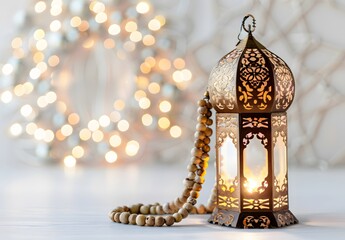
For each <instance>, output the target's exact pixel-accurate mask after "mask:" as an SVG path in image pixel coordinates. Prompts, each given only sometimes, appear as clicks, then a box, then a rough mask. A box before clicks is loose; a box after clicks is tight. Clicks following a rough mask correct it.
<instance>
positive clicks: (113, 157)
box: [105, 151, 117, 163]
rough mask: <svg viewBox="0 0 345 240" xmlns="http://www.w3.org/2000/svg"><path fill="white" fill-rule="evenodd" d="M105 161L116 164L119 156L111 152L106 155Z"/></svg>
mask: <svg viewBox="0 0 345 240" xmlns="http://www.w3.org/2000/svg"><path fill="white" fill-rule="evenodd" d="M105 160H106V161H107V162H108V163H114V162H116V160H117V154H116V152H114V151H109V152H107V153H106V154H105Z"/></svg>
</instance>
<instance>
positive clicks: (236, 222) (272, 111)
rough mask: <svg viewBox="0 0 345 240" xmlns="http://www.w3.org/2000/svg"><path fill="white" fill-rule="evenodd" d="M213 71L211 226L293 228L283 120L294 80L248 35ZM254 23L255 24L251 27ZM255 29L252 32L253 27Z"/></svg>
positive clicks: (294, 219)
mask: <svg viewBox="0 0 345 240" xmlns="http://www.w3.org/2000/svg"><path fill="white" fill-rule="evenodd" d="M246 19H247V17H246V18H245V19H244V21H243V23H242V26H243V27H244V29H245V30H246V31H247V32H248V36H247V38H245V39H243V40H242V41H240V43H239V44H238V45H237V47H236V49H234V50H233V51H231V52H230V53H228V54H227V55H225V56H224V57H223V58H222V59H221V60H220V61H219V62H218V64H217V66H215V68H214V69H213V70H212V72H211V75H210V80H209V86H208V90H209V94H210V101H211V103H212V105H213V107H214V109H215V110H216V112H217V114H216V168H217V184H218V186H217V202H216V208H215V210H214V211H213V214H212V215H211V217H210V219H209V222H211V223H214V224H219V225H225V226H231V227H237V228H272V227H282V226H286V225H290V224H294V223H297V222H298V221H297V219H296V218H295V216H294V215H293V214H292V213H291V212H290V211H289V205H288V172H287V115H286V110H287V109H288V108H289V106H290V104H291V102H292V100H293V97H294V90H295V88H294V79H293V75H292V72H291V70H290V68H289V67H288V66H287V64H286V63H285V62H284V61H283V60H282V59H281V58H279V57H278V56H277V55H275V54H274V53H272V52H270V51H269V50H267V49H266V48H265V47H264V46H263V45H262V44H260V43H259V42H258V41H257V40H256V39H255V38H254V37H253V35H252V27H255V24H254V26H250V25H248V28H246V27H245V25H244V22H245V20H246ZM254 23H255V22H254ZM253 30H254V28H253Z"/></svg>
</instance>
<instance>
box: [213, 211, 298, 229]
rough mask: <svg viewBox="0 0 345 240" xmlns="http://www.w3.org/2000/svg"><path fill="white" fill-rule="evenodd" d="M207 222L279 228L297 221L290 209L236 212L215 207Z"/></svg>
mask: <svg viewBox="0 0 345 240" xmlns="http://www.w3.org/2000/svg"><path fill="white" fill-rule="evenodd" d="M208 222H210V223H213V224H218V225H221V226H226V227H235V228H280V227H284V226H289V225H292V224H296V223H298V220H297V218H296V217H295V216H294V215H293V214H292V213H291V212H290V210H280V211H274V212H273V211H272V212H236V211H231V210H226V209H219V208H217V207H216V208H215V209H214V210H213V213H212V215H211V217H210V218H209V219H208Z"/></svg>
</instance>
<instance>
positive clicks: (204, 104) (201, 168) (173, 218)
mask: <svg viewBox="0 0 345 240" xmlns="http://www.w3.org/2000/svg"><path fill="white" fill-rule="evenodd" d="M198 105H199V107H198V113H199V116H198V118H197V121H198V123H197V125H196V132H195V134H194V137H195V142H194V147H193V149H192V151H191V154H192V158H191V161H190V164H189V165H188V167H187V169H188V171H189V173H188V176H187V178H186V179H185V180H184V181H183V182H184V186H185V189H184V190H183V192H182V194H181V197H178V198H176V199H175V200H174V201H172V202H168V203H165V204H163V205H161V204H159V203H155V204H151V205H143V204H135V205H132V206H131V207H127V206H123V207H118V208H115V209H114V210H113V211H111V212H110V213H109V217H110V219H111V220H112V221H113V222H117V223H123V224H132V225H138V226H155V227H161V226H163V225H164V224H165V225H166V226H171V225H173V224H174V223H178V222H180V221H182V220H183V219H185V218H187V217H188V215H189V214H192V213H198V214H205V213H210V212H212V210H213V207H214V201H215V192H214V191H213V192H212V196H211V198H210V201H209V206H208V207H205V206H204V205H200V206H199V207H198V208H196V207H195V206H194V205H195V204H196V202H197V199H198V197H199V195H200V191H201V189H202V184H203V183H204V182H205V178H204V176H205V174H206V168H207V167H208V160H209V155H208V152H209V151H210V150H211V148H210V146H209V144H210V142H211V140H210V136H211V135H212V129H211V128H210V126H211V125H212V123H213V120H212V119H210V117H211V116H212V112H211V109H212V105H211V103H210V101H209V95H208V92H206V93H205V97H204V98H203V99H201V100H199V101H198ZM164 214H166V215H165V216H160V215H164Z"/></svg>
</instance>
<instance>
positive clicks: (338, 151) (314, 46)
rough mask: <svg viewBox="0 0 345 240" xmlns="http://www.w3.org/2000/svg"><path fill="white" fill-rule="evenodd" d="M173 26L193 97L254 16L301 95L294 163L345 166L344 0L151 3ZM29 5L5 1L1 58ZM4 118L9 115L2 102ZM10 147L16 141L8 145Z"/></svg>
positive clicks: (5, 153)
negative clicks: (183, 45) (182, 43)
mask: <svg viewBox="0 0 345 240" xmlns="http://www.w3.org/2000/svg"><path fill="white" fill-rule="evenodd" d="M154 2H155V4H156V8H158V10H159V11H161V12H163V13H165V14H166V16H167V18H168V20H170V25H169V27H171V28H172V29H176V31H180V32H182V33H184V34H185V36H186V38H187V40H188V41H187V42H188V47H189V51H190V60H189V63H190V65H191V66H192V67H191V68H192V69H193V70H194V72H195V74H194V75H197V78H196V82H195V83H194V85H195V88H196V89H197V92H196V95H200V94H201V92H202V91H203V89H204V86H206V81H207V76H208V73H209V71H210V69H211V67H212V66H213V65H214V64H215V63H216V61H217V60H218V59H219V58H220V57H221V56H223V55H224V54H225V53H226V52H229V51H230V50H232V49H233V48H234V46H235V44H236V43H237V34H238V31H239V26H240V23H241V21H242V17H243V16H244V15H245V14H247V13H249V12H250V13H252V14H253V15H254V16H255V17H256V19H257V30H256V32H255V36H256V38H257V39H258V40H259V41H260V42H261V43H263V44H264V45H265V46H266V47H267V48H268V49H270V50H272V51H273V52H275V53H276V54H278V55H279V56H281V57H282V58H283V59H284V60H285V61H286V62H287V63H288V64H289V65H290V67H291V69H292V71H293V72H294V74H295V79H296V85H297V86H296V90H297V92H296V98H295V101H294V103H293V105H292V107H291V109H290V110H289V134H290V135H289V144H290V148H289V154H290V155H289V157H290V162H292V163H295V164H301V165H306V166H317V167H320V168H326V167H329V166H337V165H341V164H345V148H344V147H343V145H344V140H343V135H345V127H344V125H343V123H344V122H345V81H344V78H345V61H344V59H345V28H344V26H343V23H344V22H345V4H344V2H343V1H340V0H339V1H336V0H330V1H312V0H293V1H287V0H279V1H273V0H261V1H254V0H251V1H239V0H234V1H225V0H218V1H215V0H190V1H172V0H169V1H158V0H156V1H154ZM29 4H32V2H30V1H28V0H12V1H2V3H1V8H0V27H1V31H0V39H1V42H0V52H1V55H0V61H1V62H3V61H5V60H6V56H8V54H9V46H10V42H11V37H12V36H14V34H15V32H16V29H15V25H14V22H13V17H14V15H15V13H16V12H17V11H18V10H24V9H25V7H26V6H28V5H29ZM0 111H1V116H6V113H7V112H8V110H7V109H4V107H3V106H2V107H1V109H0ZM7 120H8V119H4V117H3V119H2V120H1V122H0V124H1V132H2V133H3V134H1V136H0V144H1V146H2V147H1V151H2V156H1V160H0V164H5V162H7V163H8V162H9V161H11V162H12V160H13V159H12V157H11V154H12V153H11V151H13V148H15V145H13V142H12V143H9V141H8V140H7V138H6V136H5V132H6V123H7ZM9 144H12V145H13V146H10V145H9Z"/></svg>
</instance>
